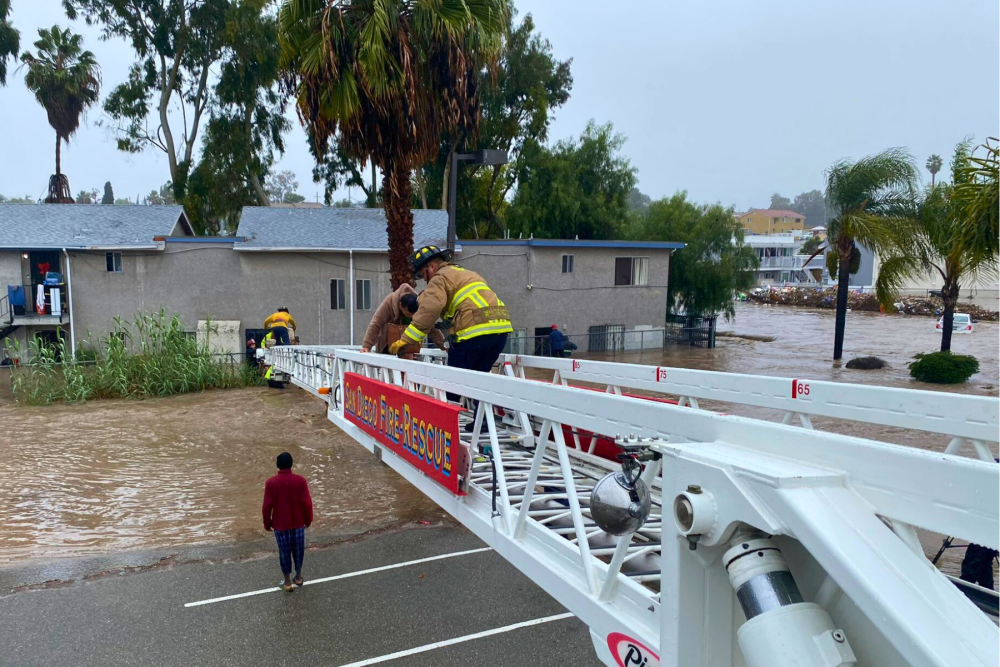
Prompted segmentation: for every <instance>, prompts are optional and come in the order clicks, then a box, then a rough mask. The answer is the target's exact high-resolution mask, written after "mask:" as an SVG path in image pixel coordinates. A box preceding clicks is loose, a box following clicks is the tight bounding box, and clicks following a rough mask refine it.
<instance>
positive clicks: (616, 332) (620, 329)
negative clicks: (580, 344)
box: [587, 324, 625, 354]
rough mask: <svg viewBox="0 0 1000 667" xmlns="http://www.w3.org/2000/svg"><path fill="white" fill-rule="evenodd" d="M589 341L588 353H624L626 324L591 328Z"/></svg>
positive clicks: (602, 325)
mask: <svg viewBox="0 0 1000 667" xmlns="http://www.w3.org/2000/svg"><path fill="white" fill-rule="evenodd" d="M587 333H588V334H589V340H588V341H587V351H588V352H590V353H592V354H593V353H595V352H612V353H616V352H622V351H624V350H625V325H624V324H601V325H599V326H595V327H590V328H589V329H588V331H587Z"/></svg>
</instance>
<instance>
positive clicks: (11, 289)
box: [0, 283, 69, 324]
mask: <svg viewBox="0 0 1000 667" xmlns="http://www.w3.org/2000/svg"><path fill="white" fill-rule="evenodd" d="M39 288H41V295H39ZM57 290H58V291H57ZM55 295H58V297H57V301H55V302H53V298H54V296H55ZM68 317H69V298H68V293H67V290H66V285H65V283H63V284H59V285H45V284H43V283H31V284H25V285H8V286H7V293H6V294H5V295H4V296H3V300H2V304H0V324H26V323H30V322H38V323H41V322H45V323H53V322H55V323H61V322H63V321H65V320H66V319H67V318H68Z"/></svg>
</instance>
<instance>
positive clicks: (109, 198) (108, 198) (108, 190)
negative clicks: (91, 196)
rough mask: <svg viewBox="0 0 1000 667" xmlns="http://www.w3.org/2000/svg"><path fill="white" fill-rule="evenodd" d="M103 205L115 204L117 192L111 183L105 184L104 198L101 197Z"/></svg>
mask: <svg viewBox="0 0 1000 667" xmlns="http://www.w3.org/2000/svg"><path fill="white" fill-rule="evenodd" d="M101 203H102V204H105V205H107V204H114V203H115V191H114V188H112V187H111V181H108V182H106V183H105V184H104V196H103V197H101Z"/></svg>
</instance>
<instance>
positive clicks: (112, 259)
mask: <svg viewBox="0 0 1000 667" xmlns="http://www.w3.org/2000/svg"><path fill="white" fill-rule="evenodd" d="M109 267H110V268H109ZM104 268H105V270H106V272H107V273H121V272H122V254H121V252H106V253H104Z"/></svg>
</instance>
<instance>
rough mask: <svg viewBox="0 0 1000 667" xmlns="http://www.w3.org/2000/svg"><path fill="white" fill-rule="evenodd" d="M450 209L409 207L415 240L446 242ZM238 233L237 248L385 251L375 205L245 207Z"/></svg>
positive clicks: (379, 211)
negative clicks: (242, 240)
mask: <svg viewBox="0 0 1000 667" xmlns="http://www.w3.org/2000/svg"><path fill="white" fill-rule="evenodd" d="M447 233H448V214H447V212H445V211H438V210H426V211H425V210H415V211H413V243H414V245H423V244H426V243H438V244H442V243H444V240H445V237H446V235H447ZM236 236H242V237H245V238H246V239H247V240H246V242H245V243H237V244H236V246H235V247H236V248H243V249H247V250H250V249H265V248H274V249H281V248H316V249H317V250H320V249H326V250H330V249H351V250H369V251H371V250H375V251H387V250H388V249H389V240H388V236H387V234H386V230H385V212H384V211H383V210H382V209H378V208H368V209H355V208H272V207H269V206H246V207H244V208H243V215H242V217H241V218H240V226H239V228H238V229H237V230H236Z"/></svg>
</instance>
